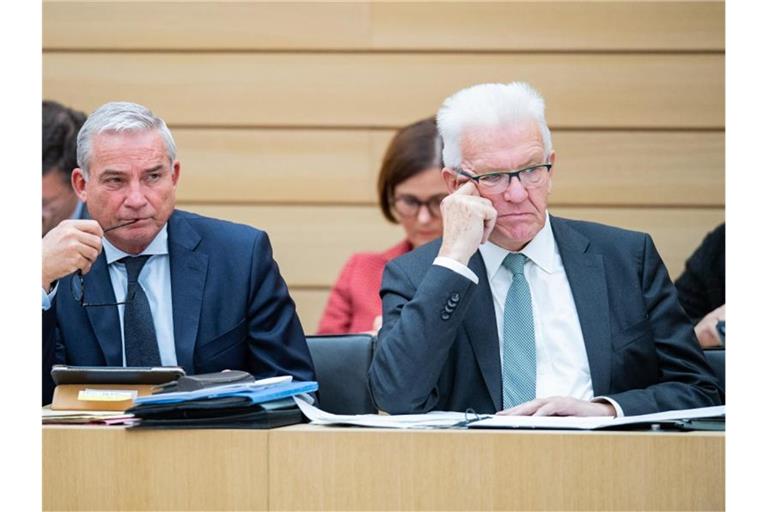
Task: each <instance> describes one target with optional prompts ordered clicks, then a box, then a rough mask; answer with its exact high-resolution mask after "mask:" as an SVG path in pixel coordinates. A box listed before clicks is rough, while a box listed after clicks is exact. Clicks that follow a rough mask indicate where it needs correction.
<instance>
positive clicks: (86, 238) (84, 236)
mask: <svg viewBox="0 0 768 512" xmlns="http://www.w3.org/2000/svg"><path fill="white" fill-rule="evenodd" d="M77 241H78V242H80V244H81V245H85V246H87V247H91V248H93V249H95V250H96V251H97V252H101V237H100V236H98V235H94V234H92V233H88V232H84V231H80V232H78V233H77Z"/></svg>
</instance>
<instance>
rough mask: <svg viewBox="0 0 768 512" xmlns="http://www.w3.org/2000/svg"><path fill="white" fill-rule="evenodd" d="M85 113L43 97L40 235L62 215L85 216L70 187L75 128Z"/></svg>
mask: <svg viewBox="0 0 768 512" xmlns="http://www.w3.org/2000/svg"><path fill="white" fill-rule="evenodd" d="M84 122H85V114H83V113H82V112H78V111H77V110H73V109H71V108H67V107H65V106H64V105H62V104H60V103H57V102H55V101H49V100H44V101H43V180H42V189H43V190H42V193H43V236H45V234H46V233H48V232H49V231H50V230H51V229H53V228H55V227H56V226H57V225H58V224H59V222H61V221H62V220H64V219H87V218H89V217H88V210H87V209H86V208H85V205H83V203H81V202H80V201H79V200H78V199H77V195H76V194H75V191H74V190H72V184H71V176H72V170H73V169H74V168H75V167H77V132H78V131H79V130H80V127H81V126H83V123H84Z"/></svg>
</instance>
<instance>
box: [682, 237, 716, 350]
mask: <svg viewBox="0 0 768 512" xmlns="http://www.w3.org/2000/svg"><path fill="white" fill-rule="evenodd" d="M675 287H676V288H677V296H678V298H679V299H680V305H681V306H683V309H684V310H685V312H686V313H688V317H690V319H691V321H693V322H694V323H695V324H696V328H695V331H696V337H697V338H698V340H699V344H700V345H701V346H702V347H703V348H711V347H720V346H723V344H724V343H725V222H723V223H722V224H720V225H719V226H717V227H716V228H715V229H714V230H712V232H711V233H708V234H707V236H706V237H705V238H704V240H703V241H702V242H701V245H699V247H697V248H696V250H695V251H694V252H693V254H691V256H690V258H688V259H687V260H686V262H685V269H684V270H683V273H682V274H680V276H679V277H678V278H677V280H676V281H675Z"/></svg>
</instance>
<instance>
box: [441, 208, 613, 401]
mask: <svg viewBox="0 0 768 512" xmlns="http://www.w3.org/2000/svg"><path fill="white" fill-rule="evenodd" d="M520 252H521V253H522V254H525V255H526V256H527V257H528V260H527V261H526V262H525V266H524V267H523V273H524V274H525V279H526V280H527V281H528V285H529V288H530V290H531V305H532V308H533V320H534V335H535V337H536V398H546V397H551V396H570V397H573V398H577V399H580V400H593V399H595V396H594V392H593V390H592V376H591V374H590V370H589V360H588V359H587V351H586V347H585V345H584V336H583V334H582V332H581V324H580V323H579V315H578V312H577V311H576V304H575V302H574V301H573V294H572V293H571V287H570V284H569V283H568V277H567V276H566V274H565V267H564V266H563V260H562V259H561V258H560V251H559V249H558V247H557V244H556V243H555V237H554V235H553V233H552V226H551V225H550V222H549V213H548V212H547V217H546V222H545V224H544V227H543V228H542V229H541V231H539V232H538V233H537V234H536V236H535V237H534V238H533V240H531V241H530V242H529V243H528V244H527V245H526V246H525V247H524V248H523V249H522V250H521V251H520ZM480 253H481V254H482V256H483V262H484V263H485V270H486V273H487V275H488V282H489V285H490V288H491V294H492V295H493V308H494V311H495V313H496V328H497V332H498V335H499V356H500V358H501V362H502V365H503V362H504V347H503V343H504V304H505V302H506V298H507V291H508V290H509V286H510V285H511V284H512V273H511V272H510V271H509V270H507V269H506V268H505V267H504V266H503V265H502V262H503V261H504V258H505V257H506V256H507V254H509V253H510V251H507V250H506V249H504V248H502V247H499V246H498V245H496V244H494V243H492V242H486V243H484V244H482V245H480ZM434 264H435V265H441V266H444V267H447V268H449V269H451V270H453V271H454V272H457V273H459V274H461V275H463V276H465V277H466V278H467V279H470V280H471V281H473V282H474V283H475V284H477V283H479V279H478V277H477V275H476V274H475V273H474V272H472V270H470V269H469V267H467V266H465V265H463V264H461V263H459V262H457V261H455V260H451V259H449V258H444V257H438V258H435V261H434ZM597 398H600V399H603V400H607V401H609V402H610V403H611V404H612V405H613V406H614V407H615V408H616V412H617V414H618V415H619V416H621V415H623V413H622V411H621V407H620V406H619V405H618V404H617V403H616V402H615V401H614V400H611V399H610V398H606V397H597Z"/></svg>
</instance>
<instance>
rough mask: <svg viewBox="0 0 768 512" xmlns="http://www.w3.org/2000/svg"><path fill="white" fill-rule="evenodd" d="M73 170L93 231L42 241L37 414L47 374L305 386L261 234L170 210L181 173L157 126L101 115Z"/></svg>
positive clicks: (293, 329) (110, 107)
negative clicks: (222, 374) (279, 378)
mask: <svg viewBox="0 0 768 512" xmlns="http://www.w3.org/2000/svg"><path fill="white" fill-rule="evenodd" d="M77 162H78V167H77V168H76V169H75V170H74V171H73V172H72V187H73V188H74V190H75V193H76V194H77V196H78V198H79V199H80V200H81V201H83V202H84V203H85V204H86V205H87V206H88V211H89V213H90V215H91V218H92V220H65V221H63V222H61V223H60V224H59V225H58V226H57V227H56V228H54V229H52V230H51V231H50V232H48V234H47V235H46V236H45V237H44V238H43V265H42V285H43V402H44V403H47V402H48V401H50V398H51V393H52V388H53V383H52V381H51V378H50V368H51V365H52V364H54V363H66V364H71V365H78V366H181V367H183V368H184V369H185V370H186V372H187V373H190V374H193V373H207V372H216V371H221V370H225V369H232V370H245V371H248V372H250V373H252V374H253V375H254V376H256V377H257V378H263V377H271V376H276V375H292V376H293V377H294V378H296V379H298V380H314V369H313V366H312V359H311V357H310V355H309V350H308V348H307V344H306V340H305V337H304V331H303V330H302V327H301V323H300V322H299V319H298V317H297V316H296V310H295V306H294V303H293V301H292V300H291V297H290V296H289V294H288V288H287V286H286V284H285V282H284V281H283V278H282V277H281V276H280V272H279V271H278V268H277V264H276V263H275V261H274V259H273V258H272V248H271V245H270V243H269V238H268V237H267V234H266V233H264V232H263V231H259V230H257V229H254V228H251V227H249V226H244V225H241V224H233V223H230V222H225V221H221V220H216V219H211V218H207V217H203V216H200V215H195V214H192V213H188V212H184V211H181V210H176V209H175V203H176V186H177V184H178V181H179V176H180V173H181V164H180V163H179V160H177V159H176V145H175V143H174V140H173V136H172V135H171V132H170V130H169V129H168V127H167V126H166V124H165V122H164V121H163V120H162V119H160V118H158V117H156V116H155V115H154V114H152V112H150V111H149V110H148V109H147V108H145V107H143V106H141V105H137V104H135V103H127V102H113V103H107V104H105V105H103V106H102V107H100V108H99V109H98V110H96V111H95V112H94V113H93V114H91V115H90V116H89V117H88V119H87V120H86V122H85V124H84V125H83V127H82V128H81V130H80V132H79V134H78V137H77Z"/></svg>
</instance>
